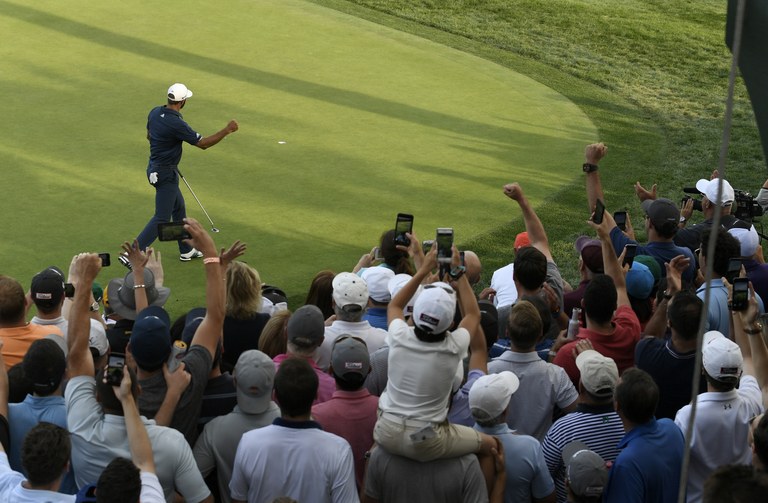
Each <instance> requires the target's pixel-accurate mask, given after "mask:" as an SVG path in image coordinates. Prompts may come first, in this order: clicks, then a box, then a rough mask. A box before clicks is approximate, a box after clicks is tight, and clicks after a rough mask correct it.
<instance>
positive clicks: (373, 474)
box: [365, 447, 488, 503]
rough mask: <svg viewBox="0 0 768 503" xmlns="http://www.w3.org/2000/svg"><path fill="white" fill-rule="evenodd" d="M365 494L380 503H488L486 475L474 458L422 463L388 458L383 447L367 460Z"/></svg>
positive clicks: (374, 451)
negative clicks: (420, 502) (435, 502)
mask: <svg viewBox="0 0 768 503" xmlns="http://www.w3.org/2000/svg"><path fill="white" fill-rule="evenodd" d="M365 494H366V495H368V496H369V497H371V498H373V499H375V500H377V501H379V502H380V503H400V502H402V501H440V502H442V503H483V502H487V501H488V490H487V488H486V486H485V479H484V478H483V472H482V471H481V470H480V464H479V463H478V462H477V456H475V455H474V454H467V455H465V456H461V457H458V458H450V459H436V460H434V461H429V462H426V463H420V462H418V461H413V460H412V459H408V458H404V457H401V456H395V455H392V454H389V453H388V452H387V451H385V450H384V449H383V448H381V447H378V448H375V449H374V450H373V452H372V453H371V458H370V459H369V460H368V468H367V470H366V476H365Z"/></svg>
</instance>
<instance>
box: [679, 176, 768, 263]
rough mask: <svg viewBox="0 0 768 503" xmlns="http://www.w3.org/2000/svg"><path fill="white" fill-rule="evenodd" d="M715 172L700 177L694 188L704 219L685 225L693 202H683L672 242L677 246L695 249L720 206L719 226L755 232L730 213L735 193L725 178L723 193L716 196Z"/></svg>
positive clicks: (691, 211) (710, 225)
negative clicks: (706, 177) (708, 175)
mask: <svg viewBox="0 0 768 503" xmlns="http://www.w3.org/2000/svg"><path fill="white" fill-rule="evenodd" d="M715 175H717V172H716V171H715V172H714V173H713V177H712V179H710V180H705V179H703V178H702V179H701V180H699V181H698V182H696V190H698V191H699V192H700V193H701V195H702V198H701V212H702V213H703V214H704V221H703V222H701V223H698V224H695V225H692V226H690V227H686V224H687V223H688V219H689V218H690V217H691V214H692V213H693V204H692V203H688V204H685V205H684V207H683V210H682V212H681V216H680V229H679V230H678V231H677V234H675V238H674V242H675V244H676V245H678V246H685V247H687V248H689V249H690V250H691V251H695V250H696V249H697V248H698V247H699V245H700V244H701V234H702V232H704V231H705V230H707V229H710V228H711V227H712V219H713V218H714V216H715V211H717V208H718V207H720V208H721V211H722V213H721V217H720V226H721V227H723V228H725V229H727V230H730V229H746V230H749V231H750V232H755V233H756V232H757V231H756V230H755V229H754V227H753V226H752V224H751V223H750V222H747V221H746V220H742V219H740V218H737V217H736V216H735V215H732V214H731V213H732V210H734V201H735V200H736V193H735V191H734V190H733V187H732V186H731V184H730V183H728V181H727V180H723V193H722V195H721V197H719V198H718V184H719V181H718V178H717V176H715Z"/></svg>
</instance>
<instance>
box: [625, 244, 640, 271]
mask: <svg viewBox="0 0 768 503" xmlns="http://www.w3.org/2000/svg"><path fill="white" fill-rule="evenodd" d="M624 249H625V250H626V251H625V252H624V265H628V266H629V267H632V264H633V263H634V261H635V254H636V253H637V245H636V244H628V245H625V246H624Z"/></svg>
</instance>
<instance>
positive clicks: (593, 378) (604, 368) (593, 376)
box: [576, 349, 619, 398]
mask: <svg viewBox="0 0 768 503" xmlns="http://www.w3.org/2000/svg"><path fill="white" fill-rule="evenodd" d="M576 367H578V369H579V372H580V373H581V385H582V386H584V389H586V390H587V391H589V393H590V394H592V395H594V396H596V397H600V398H608V397H611V396H613V392H614V390H615V389H616V383H617V382H618V381H619V369H618V368H617V367H616V362H614V361H613V358H607V357H605V356H603V355H601V354H600V353H598V352H597V351H595V350H594V349H587V350H586V351H582V352H581V353H579V356H577V357H576Z"/></svg>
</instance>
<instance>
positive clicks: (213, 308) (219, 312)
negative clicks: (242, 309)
mask: <svg viewBox="0 0 768 503" xmlns="http://www.w3.org/2000/svg"><path fill="white" fill-rule="evenodd" d="M184 229H186V230H187V231H188V232H189V234H190V235H191V236H192V238H191V239H190V240H189V244H190V245H191V246H193V247H195V248H197V249H198V250H200V251H201V252H203V257H204V258H203V267H204V268H205V318H203V321H202V322H201V323H200V326H199V327H198V329H197V331H196V332H195V336H194V337H193V338H192V342H191V343H190V346H195V345H200V346H203V347H205V348H206V349H207V350H208V352H209V353H210V354H211V356H213V355H215V354H216V347H217V346H218V344H219V339H220V338H221V331H222V327H223V326H224V314H225V310H224V299H225V296H226V293H225V291H224V275H223V273H222V270H221V269H222V268H221V267H220V265H219V264H220V263H221V258H220V257H219V251H218V250H217V249H216V244H215V243H214V242H213V239H212V238H211V236H210V235H209V234H208V232H206V230H205V229H204V228H203V226H202V225H200V223H199V222H198V221H197V220H195V219H194V218H185V219H184Z"/></svg>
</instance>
